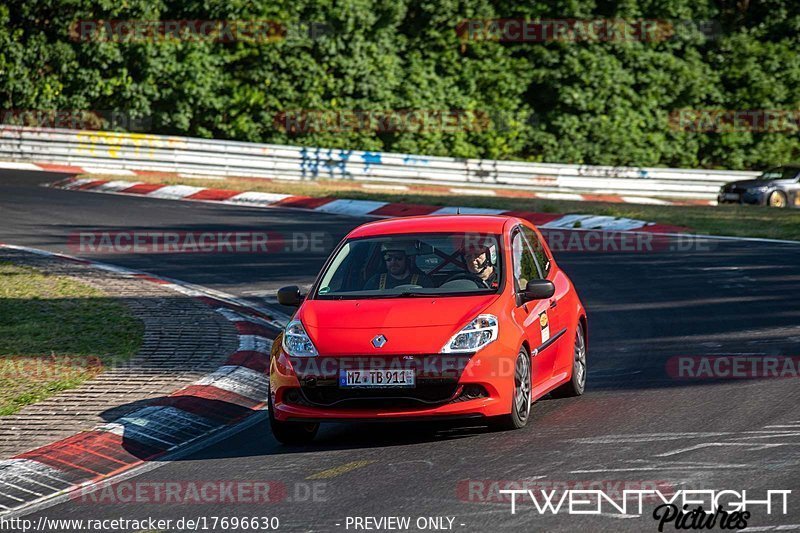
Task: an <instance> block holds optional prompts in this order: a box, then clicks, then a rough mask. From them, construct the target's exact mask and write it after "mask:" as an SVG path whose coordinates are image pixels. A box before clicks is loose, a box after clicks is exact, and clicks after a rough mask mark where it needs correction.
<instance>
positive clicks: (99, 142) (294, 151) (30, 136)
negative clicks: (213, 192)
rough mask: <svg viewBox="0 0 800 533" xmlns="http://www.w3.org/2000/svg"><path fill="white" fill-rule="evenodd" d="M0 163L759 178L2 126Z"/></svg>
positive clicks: (386, 174) (708, 195)
mask: <svg viewBox="0 0 800 533" xmlns="http://www.w3.org/2000/svg"><path fill="white" fill-rule="evenodd" d="M0 159H8V160H14V161H35V162H43V163H53V164H64V165H74V166H80V167H84V168H86V169H91V170H97V171H99V172H102V171H103V170H110V171H113V170H118V169H125V170H138V171H159V172H176V173H180V174H185V175H192V176H226V177H232V176H241V177H255V178H281V179H293V180H313V179H318V178H325V179H335V180H338V179H341V180H354V181H370V182H386V183H390V184H413V183H416V184H435V185H449V186H454V185H456V186H458V185H462V186H469V187H487V188H501V187H502V188H517V189H525V190H530V191H536V192H550V193H577V194H617V195H624V196H634V197H643V198H680V199H701V200H714V199H716V193H717V191H718V190H719V188H720V185H721V184H722V183H725V182H727V181H733V180H736V179H747V178H751V177H754V176H756V175H757V174H758V173H757V172H741V171H721V170H695V169H674V168H633V167H603V166H588V165H562V164H551V163H524V162H515V161H497V160H488V159H458V158H450V157H432V156H421V155H410V154H396V153H384V152H369V151H358V150H340V149H327V148H301V147H296V146H282V145H271V144H256V143H245V142H235V141H219V140H206V139H196V138H190V137H169V136H162V135H146V134H132V133H115V132H104V131H88V130H65V129H40V128H26V127H18V126H4V127H2V128H0Z"/></svg>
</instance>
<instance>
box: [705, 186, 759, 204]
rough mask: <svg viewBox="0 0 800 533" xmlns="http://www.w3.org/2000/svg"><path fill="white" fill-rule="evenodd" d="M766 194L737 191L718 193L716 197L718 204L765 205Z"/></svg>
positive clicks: (744, 190)
mask: <svg viewBox="0 0 800 533" xmlns="http://www.w3.org/2000/svg"><path fill="white" fill-rule="evenodd" d="M766 199H767V193H766V192H764V191H760V190H750V189H739V190H735V191H730V192H720V193H719V194H718V195H717V203H718V204H749V205H765V204H766V201H767V200H766Z"/></svg>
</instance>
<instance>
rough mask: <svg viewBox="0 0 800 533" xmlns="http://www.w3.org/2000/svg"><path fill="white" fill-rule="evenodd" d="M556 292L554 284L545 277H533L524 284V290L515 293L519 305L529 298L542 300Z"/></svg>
mask: <svg viewBox="0 0 800 533" xmlns="http://www.w3.org/2000/svg"><path fill="white" fill-rule="evenodd" d="M555 293H556V286H555V285H553V282H552V281H549V280H546V279H534V280H531V281H529V282H528V284H527V285H525V290H524V291H522V292H520V293H518V294H517V301H518V302H519V305H522V304H524V303H525V302H530V301H531V300H544V299H545V298H550V297H551V296H553V295H554V294H555Z"/></svg>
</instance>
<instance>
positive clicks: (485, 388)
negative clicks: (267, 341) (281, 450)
mask: <svg viewBox="0 0 800 533" xmlns="http://www.w3.org/2000/svg"><path fill="white" fill-rule="evenodd" d="M491 347H492V345H490V346H489V347H487V349H484V350H482V351H481V352H479V353H478V354H472V355H453V356H450V355H445V354H435V355H414V356H387V357H381V358H375V357H350V358H342V357H324V356H321V357H317V358H307V359H301V360H300V359H297V358H289V357H288V356H287V355H286V354H285V353H284V352H283V350H280V351H279V353H278V354H276V356H275V357H273V358H272V362H271V365H270V394H271V400H272V408H273V416H274V417H275V418H276V419H277V420H280V421H299V420H305V421H341V420H350V421H354V420H398V421H399V420H418V419H425V418H435V419H447V418H462V417H473V416H474V417H484V416H496V415H501V414H505V413H507V412H508V411H509V409H510V406H511V395H512V394H513V379H511V378H510V376H513V368H514V367H513V362H514V358H513V357H503V356H502V355H499V353H494V352H493V351H491V350H488V348H491ZM496 349H497V350H498V351H502V347H501V345H499V344H498V346H497V347H496ZM354 365H357V367H358V368H389V367H388V366H385V365H402V368H414V369H415V376H416V386H415V387H414V388H377V389H361V388H356V389H353V388H341V387H340V386H339V384H338V381H339V380H338V376H339V371H340V369H343V368H355V367H356V366H354ZM391 368H397V366H391Z"/></svg>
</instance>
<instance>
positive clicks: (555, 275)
mask: <svg viewBox="0 0 800 533" xmlns="http://www.w3.org/2000/svg"><path fill="white" fill-rule="evenodd" d="M522 233H523V235H524V236H525V238H526V240H527V241H528V243H529V244H530V246H531V249H532V250H533V255H534V258H535V259H536V264H537V265H538V266H539V268H540V273H541V275H542V277H543V278H544V279H548V280H550V281H552V282H553V285H555V288H556V290H555V293H554V294H553V297H552V298H550V300H549V305H548V309H547V317H548V321H549V324H550V336H551V338H555V339H556V340H555V341H554V345H553V350H555V351H556V352H557V355H556V356H555V364H554V369H553V370H554V373H556V374H558V373H560V372H561V371H563V370H565V369H571V368H572V358H573V353H572V350H573V343H572V336H571V335H568V334H567V332H568V330H569V322H570V318H571V317H572V316H573V315H574V313H573V312H572V311H571V310H570V309H569V308H568V306H567V302H566V301H565V299H567V296H568V294H569V290H570V284H569V281H568V279H567V276H566V275H565V274H564V273H563V272H561V271H560V270H558V269H557V268H554V267H553V261H551V257H550V255H549V251H548V250H547V247H546V246H545V244H544V240H543V238H542V237H541V235H539V234H538V233H536V232H535V231H533V230H532V229H530V228H528V227H524V226H523V229H522Z"/></svg>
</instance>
